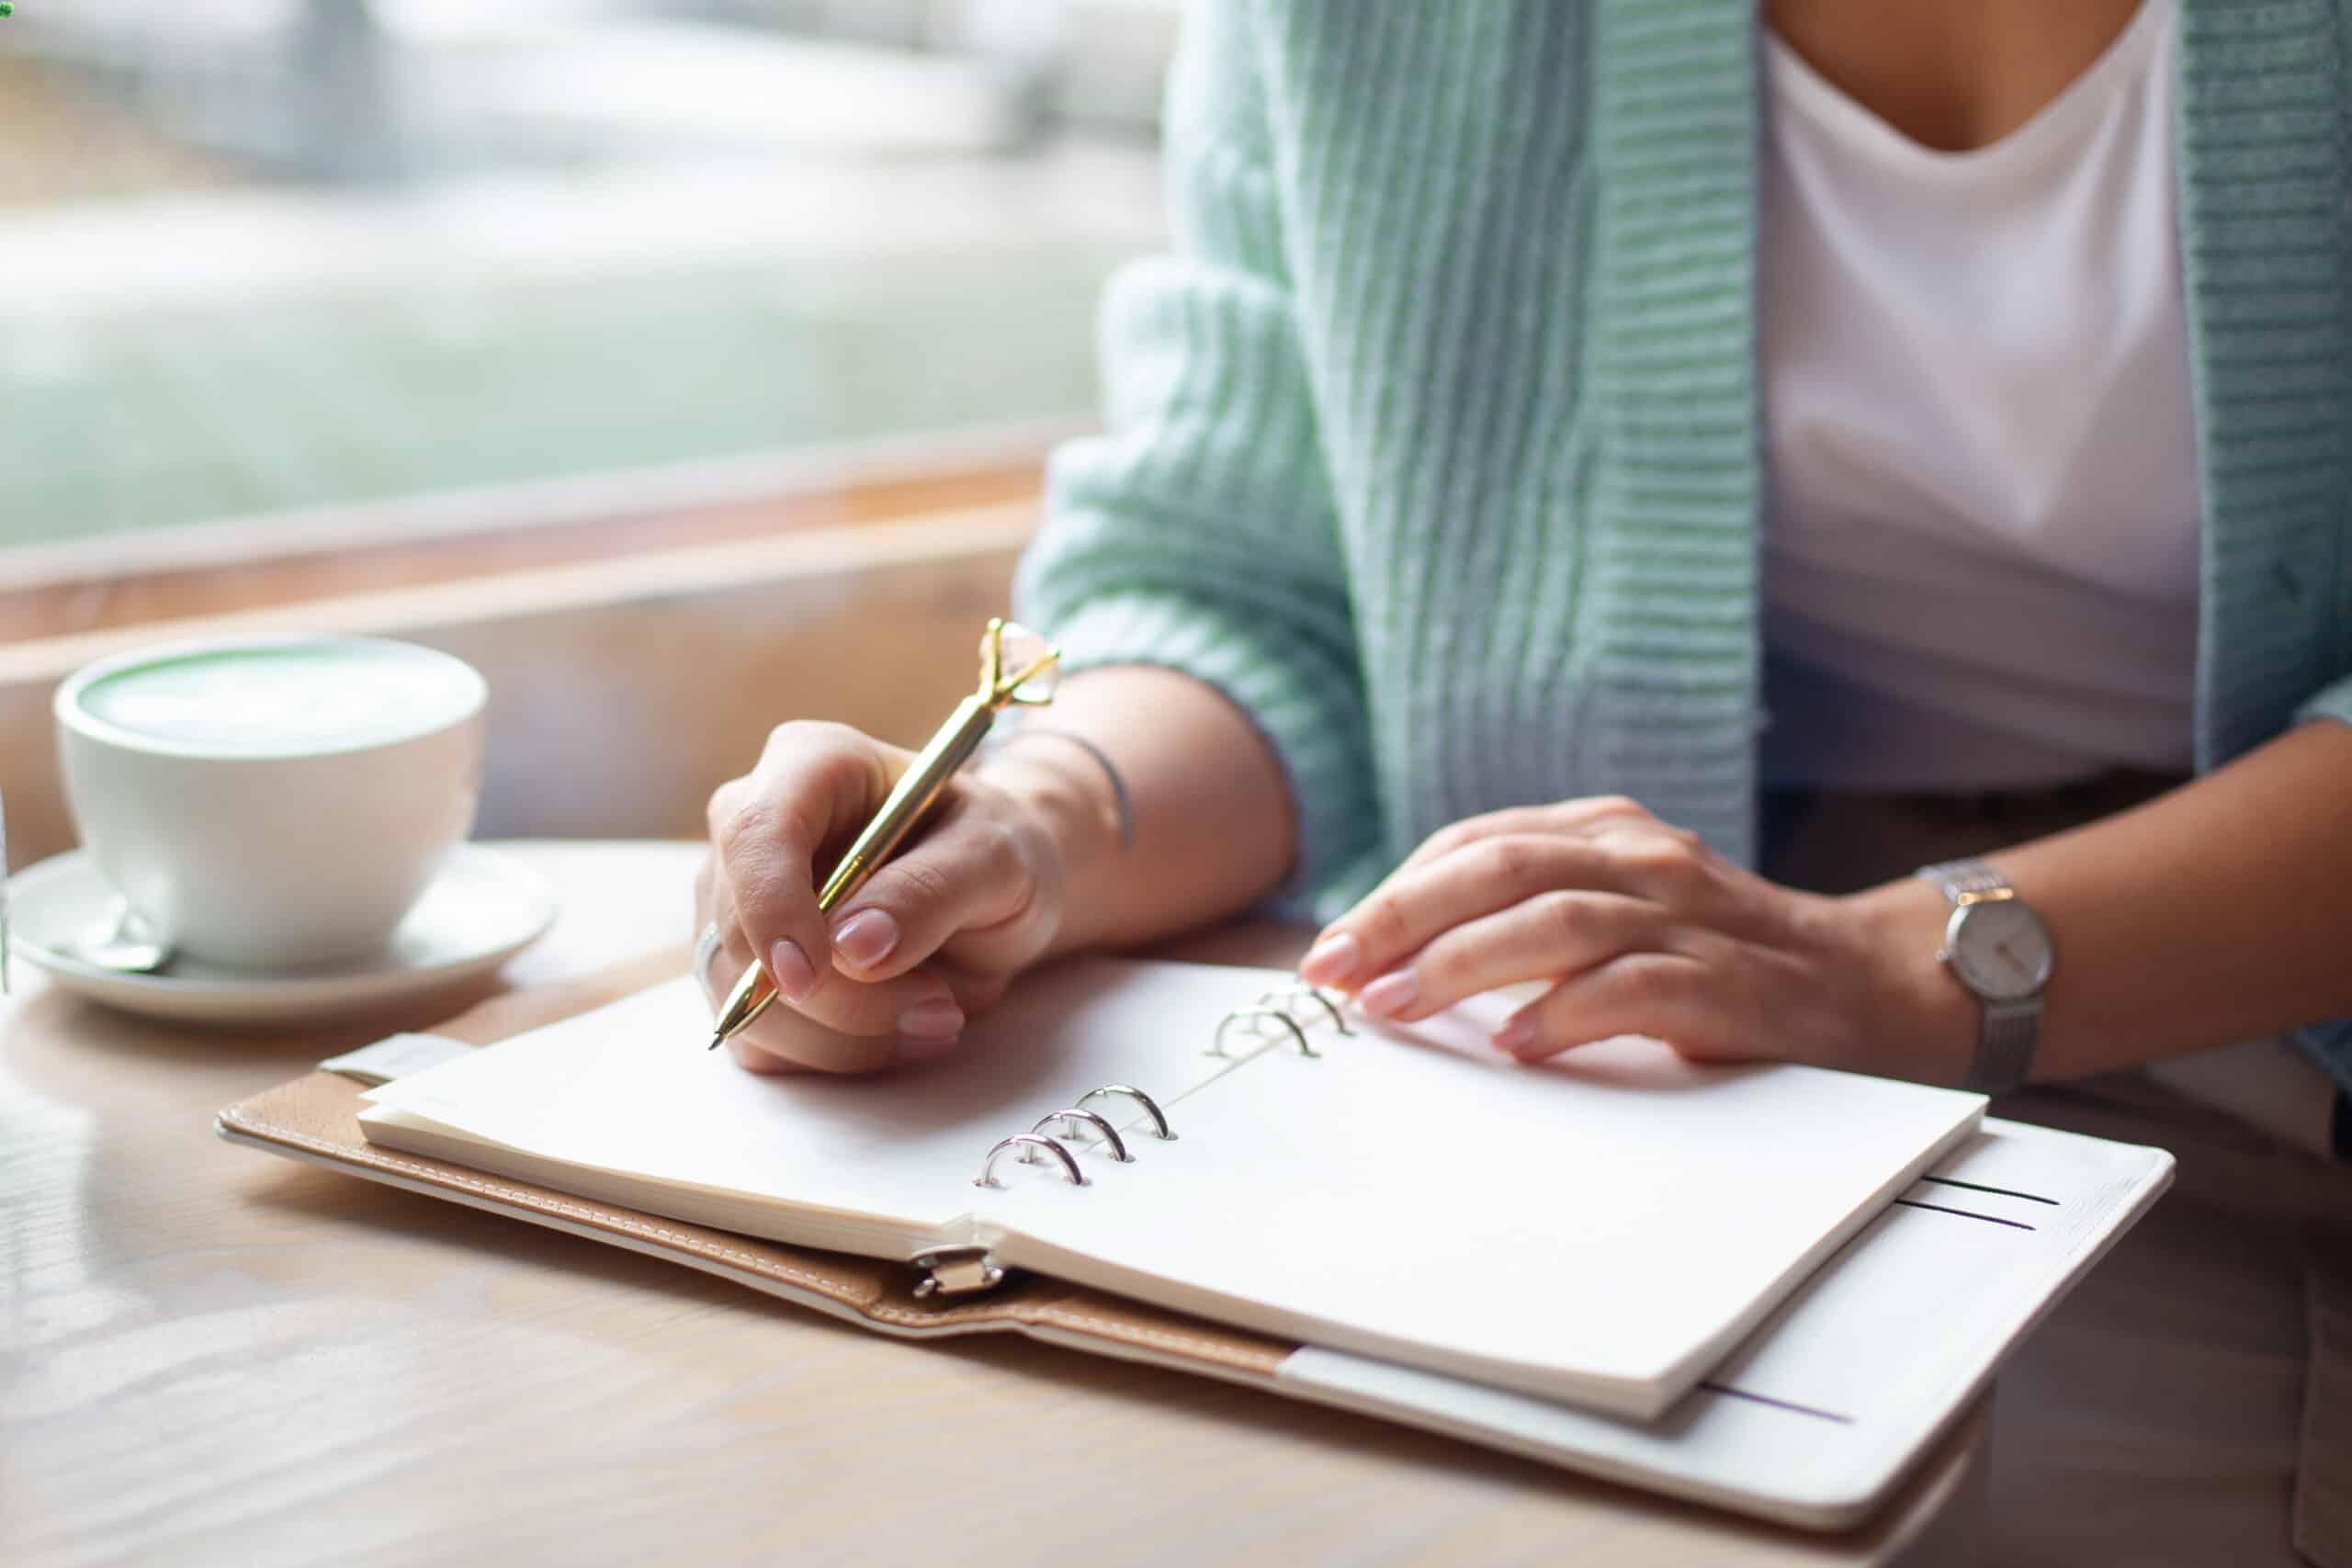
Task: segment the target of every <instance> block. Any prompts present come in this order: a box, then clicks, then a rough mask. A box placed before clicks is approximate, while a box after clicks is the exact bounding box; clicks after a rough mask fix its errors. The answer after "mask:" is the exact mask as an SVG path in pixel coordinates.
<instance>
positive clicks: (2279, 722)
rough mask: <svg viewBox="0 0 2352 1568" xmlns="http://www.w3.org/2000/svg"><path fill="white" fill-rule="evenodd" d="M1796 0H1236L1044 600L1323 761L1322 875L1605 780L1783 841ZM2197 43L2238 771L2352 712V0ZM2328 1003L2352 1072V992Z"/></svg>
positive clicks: (2225, 657) (2340, 1065) (1046, 619)
mask: <svg viewBox="0 0 2352 1568" xmlns="http://www.w3.org/2000/svg"><path fill="white" fill-rule="evenodd" d="M1754 18H1755V10H1754V3H1753V0H1445V3H1442V4H1441V3H1436V0H1431V3H1428V4H1416V3H1410V0H1209V3H1207V4H1205V5H1204V6H1199V7H1197V8H1196V9H1195V11H1194V12H1193V15H1192V17H1191V18H1190V25H1189V27H1188V29H1187V32H1186V35H1185V40H1184V45H1183V48H1182V51H1181V53H1180V58H1179V61H1178V64H1177V67H1176V71H1175V73H1174V76H1173V78H1172V81H1171V85H1170V115H1169V130H1168V143H1167V156H1168V168H1169V179H1170V199H1171V202H1172V205H1173V209H1174V217H1175V221H1176V227H1177V243H1176V245H1175V248H1174V254H1170V255H1169V256H1167V257H1164V258H1159V259H1154V260H1151V261H1148V262H1144V263H1141V264H1138V265H1135V266H1133V267H1131V268H1129V269H1128V270H1127V271H1126V272H1125V273H1124V274H1123V275H1122V276H1120V277H1119V278H1118V279H1117V280H1116V282H1115V283H1114V286H1113V288H1112V289H1111V291H1110V294H1109V296H1108V298H1107V299H1106V300H1105V303H1104V309H1103V341H1104V352H1105V356H1106V364H1107V376H1106V382H1107V400H1108V404H1109V407H1108V410H1107V414H1108V419H1107V424H1108V428H1109V434H1105V435H1103V437H1101V438H1098V439H1093V440H1089V441H1084V442H1080V443H1078V444H1075V445H1073V446H1069V447H1068V448H1066V449H1065V450H1063V451H1062V452H1060V453H1059V454H1057V457H1056V458H1055V461H1054V463H1053V465H1052V468H1051V474H1050V482H1049V495H1048V507H1047V520H1046V525H1045V526H1044V528H1043V530H1042V532H1041V534H1040V536H1039V537H1038V539H1037V541H1036V543H1035V547H1033V548H1032V550H1031V551H1030V553H1029V555H1028V556H1027V558H1026V559H1025V560H1024V561H1023V566H1022V570H1021V575H1020V581H1019V586H1018V591H1017V595H1016V596H1017V599H1018V601H1019V603H1020V604H1021V607H1022V611H1023V614H1024V615H1030V616H1033V617H1035V620H1036V621H1037V622H1038V623H1039V624H1041V625H1043V626H1046V627H1048V628H1050V630H1051V632H1052V634H1053V636H1054V637H1056V639H1057V641H1059V642H1060V643H1061V645H1062V646H1063V648H1064V649H1065V650H1066V653H1067V655H1068V658H1069V666H1070V667H1071V668H1073V669H1075V668H1081V667H1084V666H1087V665H1101V664H1114V663H1148V664H1159V665H1167V666H1170V667H1173V668H1177V669H1181V670H1183V671H1189V672H1190V673H1192V674H1193V675H1196V676H1198V677H1199V678H1201V679H1203V680H1204V681H1206V682H1210V683H1212V684H1213V685H1215V686H1216V687H1218V688H1219V689H1221V690H1222V691H1224V692H1225V693H1226V694H1227V695H1228V696H1230V697H1231V698H1232V699H1233V701H1234V702H1236V703H1237V704H1238V705H1239V706H1240V707H1241V708H1242V709H1243V710H1244V711H1245V712H1246V713H1248V714H1249V715H1250V717H1251V718H1252V719H1253V720H1254V721H1255V723H1256V724H1257V725H1258V726H1259V728H1261V730H1262V731H1263V732H1264V733H1265V735H1266V737H1267V738H1268V739H1269V740H1270V741H1271V742H1272V746H1273V749H1274V750H1275V752H1276V753H1277V754H1278V755H1279V756H1280V758H1281V759H1282V761H1283V766H1284V768H1285V769H1286V771H1287V773H1288V777H1289V782H1290V785H1291V788H1292V789H1293V791H1294V792H1295V795H1296V799H1297V802H1298V807H1299V821H1300V823H1301V826H1302V833H1303V842H1302V846H1301V855H1300V861H1299V865H1298V868H1297V872H1296V874H1295V877H1294V879H1293V883H1292V886H1291V887H1290V888H1289V889H1288V890H1287V892H1286V894H1285V899H1286V902H1287V903H1288V905H1289V907H1290V908H1293V909H1294V910H1296V911H1300V912H1311V913H1315V914H1329V913H1334V912H1336V911H1337V910H1338V908H1340V907H1343V906H1344V905H1345V904H1346V903H1347V902H1348V901H1349V900H1350V899H1351V897H1354V896H1355V895H1357V894H1358V893H1360V892H1361V891H1363V889H1364V888H1366V887H1367V886H1369V885H1370V884H1371V883H1372V882H1373V881H1374V879H1375V878H1377V877H1378V876H1379V874H1381V873H1383V872H1384V871H1385V870H1386V869H1387V868H1388V867H1389V866H1391V865H1393V864H1394V863H1396V862H1397V860H1398V859H1399V858H1401V857H1402V856H1403V855H1404V854H1405V853H1406V852H1408V851H1409V850H1410V849H1411V848H1412V846H1413V845H1414V844H1415V843H1417V842H1419V840H1421V839H1422V838H1423V837H1425V836H1426V835H1427V834H1428V833H1429V832H1430V831H1431V830H1433V829H1436V828H1438V827H1440V826H1442V825H1443V824H1445V823H1447V822H1450V821H1453V820H1454V819H1456V818H1462V817H1466V816H1470V815H1472V814H1474V813H1477V812H1481V811H1487V810H1491V809H1494V808H1496V807H1501V806H1505V805H1511V804H1518V803H1522V802H1527V801H1537V800H1554V799H1561V798H1566V797H1568V796H1573V795H1593V794H1602V793H1611V794H1624V795H1631V796H1633V797H1634V798H1635V799H1637V800H1640V801H1641V802H1643V803H1644V804H1645V805H1646V806H1647V807H1650V808H1651V809H1652V810H1654V811H1656V812H1657V814H1658V815H1659V816H1661V817H1663V818H1667V819H1668V820H1670V821H1674V822H1678V823H1680V824H1681V825H1683V826H1685V827H1689V828H1691V829H1696V830H1698V831H1699V832H1701V833H1702V834H1703V835H1704V836H1705V837H1706V838H1707V839H1708V840H1709V841H1711V842H1712V843H1713V844H1714V845H1715V846H1716V847H1717V848H1719V849H1721V850H1723V851H1724V852H1726V853H1728V854H1730V855H1732V856H1734V857H1736V858H1738V859H1741V860H1744V861H1752V859H1753V852H1754V849H1755V821H1756V750H1757V747H1756V742H1757V737H1758V733H1759V731H1760V730H1761V729H1762V728H1763V727H1764V726H1765V725H1766V724H1767V723H1768V722H1769V717H1770V716H1769V715H1767V714H1766V713H1765V712H1764V711H1763V710H1762V707H1761V705H1760V702H1759V696H1758V668H1759V657H1758V655H1759V647H1758V616H1757V567H1758V550H1757V540H1758V529H1759V526H1760V524H1761V512H1760V508H1761V502H1762V498H1763V496H1764V494H1765V487H1764V482H1763V475H1762V452H1761V445H1760V441H1759V434H1760V423H1759V419H1760V415H1759V407H1758V389H1757V381H1756V374H1755V357H1756V288H1755V264H1756V222H1757V147H1758V114H1759V106H1758V92H1757V74H1758V69H1757V49H1756V24H1755V19H1754ZM2179 59H2180V78H2181V79H2180V89H2181V90H2180V103H2181V116H2180V124H2179V128H2178V142H2177V145H2178V154H2179V155H2178V159H2177V166H2178V170H2179V202H2178V208H2179V221H2180V254H2181V263H2182V269H2183V284H2184V287H2183V293H2184V297H2185V299H2186V301H2187V310H2188V337H2189V343H2190V349H2191V358H2192V361H2193V364H2192V367H2191V374H2192V381H2193V385H2194V390H2195V400H2196V411H2197V439H2198V454H2197V455H2198V466H2199V484H2200V487H2201V491H2202V498H2201V499H2202V502H2203V519H2204V528H2203V535H2202V557H2201V580H2200V581H2201V598H2200V600H2199V655H2198V665H2197V689H2196V751H2197V761H2198V765H2199V768H2200V769H2204V768H2211V767H2213V766H2216V765H2218V764H2220V763H2222V762H2223V761H2227V760H2228V759H2229V758H2231V757H2232V756H2233V755H2235V754H2237V753H2238V752H2240V751H2243V750H2246V749H2247V748H2249V747H2251V746H2254V745H2256V744H2258V743H2259V742H2261V741H2263V740H2265V739H2268V738H2270V737H2272V736H2274V735H2277V734H2278V732H2279V731H2280V730H2282V729H2283V728H2286V727H2287V726H2289V725H2290V724H2292V723H2295V722H2298V721H2299V720H2302V719H2309V718H2317V717H2329V718H2334V719H2337V720H2343V721H2347V722H2352V135H2348V134H2347V133H2352V15H2347V14H2346V8H2345V6H2344V5H2343V4H2339V3H2337V0H2260V3H2253V0H2182V13H2181V38H2180V50H2179ZM1965 609H1966V607H1965V606H1964V605H1959V604H1955V605H1954V606H1953V613H1954V614H1956V615H1957V614H1964V613H1965ZM2346 962H2347V964H2352V954H2348V955H2347V956H2346ZM2312 1034H2313V1036H2314V1037H2315V1043H2318V1044H2320V1045H2321V1046H2323V1048H2324V1054H2325V1055H2327V1056H2329V1057H2331V1058H2333V1059H2332V1061H2331V1066H2335V1067H2336V1068H2337V1069H2338V1070H2339V1072H2340V1073H2341V1074H2342V1076H2344V1077H2345V1080H2346V1082H2347V1083H2348V1084H2352V1028H2343V1027H2340V1026H2336V1027H2323V1028H2320V1029H2317V1030H2314V1031H2312Z"/></svg>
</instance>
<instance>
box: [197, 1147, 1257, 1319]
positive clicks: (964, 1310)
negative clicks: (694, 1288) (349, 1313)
mask: <svg viewBox="0 0 2352 1568" xmlns="http://www.w3.org/2000/svg"><path fill="white" fill-rule="evenodd" d="M236 1120H237V1121H239V1122H243V1124H244V1125H246V1126H249V1127H252V1128H254V1130H255V1131H257V1132H263V1133H267V1134H271V1135H272V1136H274V1137H277V1138H281V1139H284V1140H285V1141H286V1142H288V1143H290V1144H299V1145H301V1146H303V1147H305V1148H309V1149H313V1150H316V1151H317V1152H319V1153H321V1154H327V1155H333V1156H335V1157H336V1158H338V1159H346V1160H348V1159H354V1158H356V1159H357V1160H358V1161H359V1163H362V1164H366V1165H377V1166H381V1167H383V1168H386V1169H388V1170H400V1171H405V1172H407V1173H409V1174H411V1175H413V1176H419V1177H423V1178H425V1179H429V1180H432V1181H435V1182H439V1183H443V1184H446V1185H449V1186H455V1187H461V1188H464V1189H466V1190H469V1191H474V1192H479V1193H481V1194H482V1195H483V1196H484V1197H490V1198H499V1199H503V1200H504V1201H507V1202H511V1203H515V1204H518V1205H520V1206H522V1207H524V1208H533V1209H542V1210H546V1211H548V1212H549V1213H560V1214H564V1215H567V1216H571V1217H575V1218H579V1219H584V1220H593V1221H594V1222H595V1223H596V1224H601V1225H606V1226H610V1227H612V1228H614V1229H616V1230H622V1231H626V1232H628V1233H630V1234H631V1235H640V1236H644V1237H646V1238H648V1239H650V1240H655V1241H662V1242H666V1243H669V1244H670V1245H672V1246H674V1247H684V1248H685V1249H686V1250H687V1251H690V1252H700V1253H705V1254H711V1255H716V1256H718V1257H720V1258H726V1259H727V1260H728V1261H729V1262H732V1263H740V1264H741V1265H742V1266H743V1267H745V1268H748V1269H751V1270H752V1272H754V1273H760V1274H766V1275H770V1276H775V1277H781V1278H784V1279H788V1280H797V1281H798V1282H799V1283H801V1284H805V1285H810V1286H814V1287H819V1288H822V1289H824V1290H825V1293H827V1294H829V1295H831V1294H834V1292H836V1291H838V1290H839V1286H838V1285H837V1284H835V1282H834V1281H832V1280H828V1279H826V1278H825V1277H824V1276H823V1275H821V1274H812V1273H809V1271H807V1270H806V1269H795V1268H793V1267H792V1266H791V1265H790V1264H788V1263H776V1262H772V1261H769V1260H768V1259H765V1258H757V1257H754V1256H752V1254H751V1253H748V1252H744V1251H741V1250H740V1249H738V1248H735V1247H729V1246H727V1245H726V1244H725V1243H723V1242H714V1241H703V1240H701V1239H699V1238H697V1237H695V1236H690V1235H685V1234H684V1232H682V1231H673V1230H669V1229H666V1228H664V1227H662V1226H660V1225H650V1224H645V1223H644V1222H643V1221H641V1220H632V1219H628V1218H626V1217H624V1216H621V1215H617V1214H613V1213H605V1212H604V1211H601V1210H596V1209H591V1208H587V1207H585V1206H583V1205H582V1204H577V1203H571V1202H567V1201H564V1200H562V1199H560V1198H541V1197H538V1196H537V1195H536V1194H533V1193H529V1192H526V1191H524V1190H522V1189H521V1188H519V1187H510V1186H507V1185H505V1184H503V1183H501V1182H494V1181H485V1180H482V1179H480V1178H478V1177H467V1176H457V1175H453V1174H451V1173H450V1172H449V1171H447V1170H446V1169H441V1168H435V1167H433V1166H427V1165H420V1164H418V1163H416V1162H415V1161H413V1160H409V1159H403V1158H401V1157H400V1156H396V1155H387V1154H379V1153H378V1152H376V1151H375V1150H373V1149H369V1150H368V1151H366V1152H365V1153H364V1154H361V1153H358V1152H356V1151H355V1150H353V1149H352V1148H351V1147H350V1146H349V1145H345V1144H337V1143H334V1142H331V1141H330V1140H328V1139H325V1138H320V1137H314V1136H312V1135H311V1134H308V1133H302V1132H297V1131H296V1130H295V1129H293V1128H291V1127H282V1126H279V1125H278V1124H277V1122H271V1121H269V1120H267V1119H266V1118H264V1117H260V1116H255V1115H253V1114H251V1113H250V1112H248V1113H244V1114H243V1115H240V1116H239V1117H237V1118H236ZM835 1299H837V1300H841V1301H844V1302H854V1303H856V1304H857V1305H858V1306H859V1307H860V1309H861V1310H863V1311H865V1312H866V1313H868V1314H872V1315H874V1316H876V1317H883V1318H888V1319H890V1320H891V1321H893V1322H898V1323H906V1324H925V1323H956V1322H964V1321H967V1320H969V1319H971V1318H975V1317H983V1316H987V1315H989V1314H992V1313H995V1312H996V1311H997V1309H996V1308H994V1307H992V1306H989V1305H987V1304H985V1303H974V1304H973V1305H971V1306H967V1307H951V1308H949V1309H948V1310H947V1311H945V1312H936V1313H925V1312H911V1311H909V1310H908V1309H906V1308H904V1307H895V1306H889V1305H887V1304H885V1303H881V1302H876V1301H864V1302H860V1301H858V1300H857V1298H856V1297H854V1296H836V1298H835ZM1005 1315H1017V1314H1005ZM1033 1315H1034V1317H1035V1319H1037V1320H1050V1321H1053V1322H1057V1323H1063V1324H1068V1325H1072V1326H1076V1327H1081V1328H1091V1329H1094V1330H1096V1331H1098V1332H1101V1333H1104V1334H1107V1335H1110V1336H1112V1337H1129V1338H1140V1339H1143V1340H1146V1341H1148V1342H1156V1343H1159V1344H1163V1345H1167V1346H1170V1347H1171V1348H1177V1349H1189V1350H1191V1351H1193V1353H1194V1354H1195V1355H1200V1356H1205V1357H1207V1358H1209V1359H1212V1360H1221V1361H1227V1362H1231V1363H1234V1364H1242V1365H1246V1364H1247V1361H1246V1360H1245V1359H1243V1358H1242V1356H1241V1355H1240V1353H1238V1352H1235V1351H1233V1350H1231V1349H1229V1348H1227V1347H1224V1346H1220V1345H1217V1344H1216V1343H1214V1342H1213V1341H1210V1340H1205V1339H1202V1338H1199V1337H1195V1336H1193V1335H1188V1334H1171V1333H1170V1332H1168V1331H1167V1330H1166V1329H1159V1328H1146V1327H1142V1326H1140V1325H1133V1324H1123V1323H1119V1322H1117V1321H1115V1320H1114V1319H1111V1318H1105V1317H1096V1316H1094V1315H1092V1314H1086V1313H1073V1312H1068V1311H1065V1310H1063V1309H1062V1308H1061V1307H1060V1306H1059V1305H1058V1304H1057V1303H1046V1304H1045V1305H1043V1306H1040V1307H1037V1308H1035V1310H1034V1314H1033Z"/></svg>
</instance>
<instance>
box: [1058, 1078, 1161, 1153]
mask: <svg viewBox="0 0 2352 1568" xmlns="http://www.w3.org/2000/svg"><path fill="white" fill-rule="evenodd" d="M1098 1094H1104V1095H1109V1094H1124V1095H1125V1096H1126V1097H1127V1098H1128V1099H1129V1100H1134V1101H1135V1102H1136V1104H1137V1105H1140V1106H1142V1107H1143V1109H1144V1114H1145V1115H1147V1116H1149V1117H1150V1118H1151V1126H1152V1134H1151V1135H1152V1136H1153V1137H1155V1138H1158V1139H1159V1140H1161V1141H1162V1142H1164V1143H1170V1144H1172V1143H1174V1142H1175V1141H1176V1134H1173V1133H1171V1132H1170V1131H1169V1130H1168V1118H1167V1117H1165V1116H1163V1115H1161V1114H1160V1111H1159V1103H1158V1102H1157V1101H1155V1100H1153V1099H1152V1098H1151V1096H1149V1095H1148V1094H1146V1093H1144V1091H1143V1090H1141V1089H1136V1088H1135V1087H1134V1086H1133V1085H1131V1084H1123V1083H1106V1084H1104V1085H1103V1087H1102V1088H1101V1089H1088V1090H1087V1091H1086V1092H1085V1093H1084V1094H1081V1095H1080V1096H1079V1097H1078V1102H1079V1104H1080V1105H1084V1104H1085V1103H1086V1102H1087V1101H1088V1100H1092V1099H1093V1098H1094V1097H1095V1096H1096V1095H1098Z"/></svg>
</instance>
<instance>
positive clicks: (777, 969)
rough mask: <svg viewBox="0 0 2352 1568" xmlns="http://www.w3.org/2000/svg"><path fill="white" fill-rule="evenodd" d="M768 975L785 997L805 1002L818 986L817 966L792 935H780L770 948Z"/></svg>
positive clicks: (789, 999) (788, 999)
mask: <svg viewBox="0 0 2352 1568" xmlns="http://www.w3.org/2000/svg"><path fill="white" fill-rule="evenodd" d="M768 976H769V977H770V978H771V979H773V980H774V981H775V988H776V989H777V990H778V991H781V992H782V993H784V997H785V999H786V1000H787V1001H793V1002H805V1001H807V1000H808V999H809V992H811V991H813V990H815V989H816V988H817V966H816V965H815V964H811V963H810V962H809V955H808V954H807V953H804V952H802V951H801V948H800V944H799V943H798V942H795V941H793V940H792V939H791V938H790V937H788V936H787V937H778V938H777V939H776V941H775V945H774V946H773V947H771V948H769V949H768Z"/></svg>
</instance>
